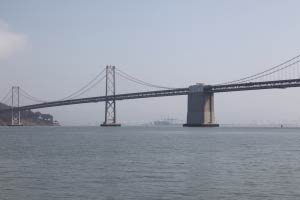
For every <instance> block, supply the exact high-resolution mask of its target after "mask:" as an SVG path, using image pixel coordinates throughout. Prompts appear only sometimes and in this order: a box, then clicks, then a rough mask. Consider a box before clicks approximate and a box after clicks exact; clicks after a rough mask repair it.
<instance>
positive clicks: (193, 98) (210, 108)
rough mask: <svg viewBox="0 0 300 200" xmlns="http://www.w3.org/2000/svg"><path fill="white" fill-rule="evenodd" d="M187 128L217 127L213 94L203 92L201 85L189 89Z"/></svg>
mask: <svg viewBox="0 0 300 200" xmlns="http://www.w3.org/2000/svg"><path fill="white" fill-rule="evenodd" d="M183 126H188V127H218V126H219V124H216V123H215V114H214V94H213V93H207V92H205V91H204V85H203V84H197V85H192V86H190V87H189V94H188V112H187V123H186V124H184V125H183Z"/></svg>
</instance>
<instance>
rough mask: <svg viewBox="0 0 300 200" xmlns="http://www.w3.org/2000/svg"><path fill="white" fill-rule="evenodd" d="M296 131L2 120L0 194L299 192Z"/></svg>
mask: <svg viewBox="0 0 300 200" xmlns="http://www.w3.org/2000/svg"><path fill="white" fill-rule="evenodd" d="M299 130H300V129H285V128H283V129H280V128H210V129H206V128H182V127H164V128H155V127H151V128H150V127H149V128H141V127H121V128H116V127H114V128H101V127H0V199H1V200H12V199H13V200H19V199H22V200H44V199H49V200H50V199H51V200H52V199H72V200H73V199H84V200H86V199H107V200H114V199H120V200H126V199H172V200H173V199H197V200H199V199H209V200H211V199H228V200H233V199H239V200H240V199H272V200H273V199H280V200H282V199H293V200H294V199H300V131H299Z"/></svg>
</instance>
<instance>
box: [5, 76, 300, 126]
mask: <svg viewBox="0 0 300 200" xmlns="http://www.w3.org/2000/svg"><path fill="white" fill-rule="evenodd" d="M290 87H300V79H290V80H277V81H264V82H250V83H239V84H225V85H203V84H196V85H192V86H190V87H187V88H176V89H169V90H156V91H148V92H136V93H126V94H116V95H108V96H96V97H89V98H78V99H71V100H61V101H52V102H44V103H39V104H33V105H27V106H20V107H14V108H13V110H14V111H15V112H19V111H25V110H33V109H40V108H49V107H57V106H66V105H75V104H84V103H98V102H106V101H121V100H129V99H142V98H153V97H167V96H179V95H188V114H187V115H188V116H187V124H185V126H217V124H215V123H214V121H215V120H214V97H213V94H214V93H222V92H234V91H247V90H262V89H285V88H290ZM11 110H12V109H5V110H0V113H2V112H11Z"/></svg>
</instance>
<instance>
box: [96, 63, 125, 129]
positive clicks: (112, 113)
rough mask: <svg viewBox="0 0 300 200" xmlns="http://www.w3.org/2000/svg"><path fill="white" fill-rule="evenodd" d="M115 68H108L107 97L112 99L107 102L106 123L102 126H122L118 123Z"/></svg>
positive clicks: (107, 99)
mask: <svg viewBox="0 0 300 200" xmlns="http://www.w3.org/2000/svg"><path fill="white" fill-rule="evenodd" d="M115 69H116V67H115V66H106V89H105V96H106V97H107V96H112V97H113V98H112V99H109V98H106V100H105V116H104V117H105V121H104V122H103V123H102V124H101V126H121V124H118V123H116V118H117V116H116V99H115V96H116V75H115Z"/></svg>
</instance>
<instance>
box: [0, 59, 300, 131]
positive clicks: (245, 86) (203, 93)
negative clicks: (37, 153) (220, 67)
mask: <svg viewBox="0 0 300 200" xmlns="http://www.w3.org/2000/svg"><path fill="white" fill-rule="evenodd" d="M299 62H300V55H297V56H295V57H293V58H291V59H289V60H287V61H285V62H282V63H280V64H279V65H276V66H274V67H271V68H268V69H266V70H264V71H262V72H259V73H255V74H253V75H250V76H246V77H242V78H239V79H236V80H232V81H227V82H224V83H218V84H213V85H205V84H195V85H191V86H188V87H184V88H173V87H166V86H161V85H156V84H153V83H149V82H146V81H143V80H141V79H138V78H136V77H134V76H131V75H129V74H128V73H126V72H124V71H122V70H120V69H118V68H117V67H115V66H106V68H105V69H103V70H102V71H101V72H100V73H98V74H97V75H96V76H95V77H94V78H93V79H91V80H90V81H89V82H88V83H87V84H86V85H84V86H83V87H81V88H80V89H79V90H77V91H75V92H73V93H71V94H70V95H68V96H66V97H64V98H61V99H59V100H55V101H45V100H41V99H39V98H36V97H34V96H32V95H31V94H30V93H28V92H26V91H25V90H23V89H22V88H20V87H19V86H13V87H12V88H11V89H10V90H9V91H8V92H7V93H6V95H5V96H4V97H3V98H2V100H1V101H0V102H1V103H3V104H6V105H9V108H6V109H2V110H0V114H1V113H6V112H10V113H11V125H21V117H20V116H21V115H20V112H21V111H26V110H32V109H41V108H48V107H56V106H66V105H74V104H85V103H97V102H105V113H104V116H105V120H104V122H103V123H102V126H119V125H120V124H118V123H117V118H116V101H121V100H130V99H141V98H153V97H166V96H178V95H187V96H188V105H187V121H186V124H184V126H192V127H214V126H218V124H216V123H215V116H214V93H221V92H233V91H247V90H261V89H286V88H291V87H300V66H299ZM116 76H117V77H118V78H123V79H125V80H127V81H130V82H132V83H135V84H138V85H142V86H146V87H150V88H155V89H154V90H152V91H147V92H134V93H123V94H122V93H121V94H116ZM102 81H105V95H103V96H94V97H84V98H82V97H81V96H82V95H84V94H86V93H87V92H88V91H90V90H91V89H92V88H95V87H98V85H99V84H100V83H101V82H102ZM20 97H22V98H25V99H28V100H31V101H33V102H35V103H34V104H29V105H24V106H20ZM79 97H81V98H79Z"/></svg>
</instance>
